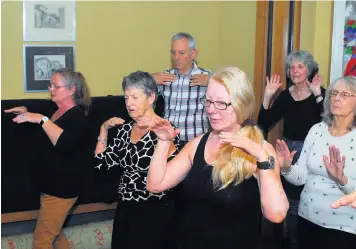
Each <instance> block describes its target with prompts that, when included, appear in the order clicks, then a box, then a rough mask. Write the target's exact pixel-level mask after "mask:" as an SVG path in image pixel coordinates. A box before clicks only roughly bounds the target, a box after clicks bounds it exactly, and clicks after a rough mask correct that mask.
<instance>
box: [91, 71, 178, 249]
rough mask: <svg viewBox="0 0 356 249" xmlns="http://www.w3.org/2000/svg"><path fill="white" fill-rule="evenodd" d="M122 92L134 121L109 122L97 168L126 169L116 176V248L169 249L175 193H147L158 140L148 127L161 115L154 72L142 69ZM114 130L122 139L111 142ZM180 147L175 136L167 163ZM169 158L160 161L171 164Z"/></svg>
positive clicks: (99, 147) (104, 129)
mask: <svg viewBox="0 0 356 249" xmlns="http://www.w3.org/2000/svg"><path fill="white" fill-rule="evenodd" d="M122 88H123V90H124V94H125V103H126V109H127V111H128V113H129V115H130V117H131V118H132V119H133V120H132V121H127V122H125V121H124V120H122V119H121V118H118V117H113V118H110V119H109V120H107V121H105V122H104V123H103V124H102V126H101V129H100V134H99V137H98V143H97V146H96V150H95V154H96V156H95V168H96V169H97V170H110V169H113V168H117V167H120V168H122V169H123V173H122V174H119V175H118V176H117V177H118V179H119V188H118V194H119V201H118V207H117V211H116V216H115V219H114V225H113V234H112V244H111V248H113V249H136V248H137V249H141V248H146V249H164V248H170V246H167V241H166V240H164V239H166V238H167V236H169V231H170V228H171V226H172V224H171V222H172V217H173V211H174V210H173V204H174V202H173V201H174V200H173V191H167V192H160V193H150V192H148V191H147V190H146V177H147V172H148V168H149V165H150V162H151V157H152V155H153V152H154V148H155V146H156V144H157V140H158V139H157V136H156V135H155V133H154V132H152V131H150V129H149V127H148V126H147V123H151V122H152V121H153V120H155V119H156V118H157V117H158V116H157V114H155V112H154V106H155V102H156V98H157V96H158V95H157V94H158V92H157V86H156V83H155V80H154V79H153V77H152V76H151V75H150V74H149V73H146V72H141V71H137V72H134V73H131V74H130V75H128V76H127V77H125V78H124V80H123V82H122ZM114 127H115V128H114ZM110 128H113V129H116V134H117V135H116V137H115V138H114V140H113V141H112V142H110V143H109V144H107V135H108V129H110ZM178 143H179V137H178V136H176V137H175V139H174V140H173V141H172V143H170V149H169V153H168V156H167V157H168V159H171V158H173V157H174V156H175V155H176V153H177V148H178ZM167 157H162V158H161V160H164V161H166V160H167ZM113 173H114V171H113Z"/></svg>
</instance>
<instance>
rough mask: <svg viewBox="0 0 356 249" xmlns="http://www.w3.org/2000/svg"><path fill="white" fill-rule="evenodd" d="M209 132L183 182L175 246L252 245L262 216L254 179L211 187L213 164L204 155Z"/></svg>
mask: <svg viewBox="0 0 356 249" xmlns="http://www.w3.org/2000/svg"><path fill="white" fill-rule="evenodd" d="M209 135H210V133H207V134H205V135H204V136H203V137H202V139H201V141H200V143H199V145H198V148H197V150H196V153H195V156H194V161H193V165H192V168H191V170H190V172H189V173H188V175H187V176H186V178H185V179H184V181H183V182H182V186H181V197H180V201H181V205H180V209H181V210H180V219H179V226H178V227H179V237H178V248H181V249H190V248H194V249H196V248H204V249H210V248H211V249H213V248H214V249H215V248H218V249H230V248H231V249H232V248H233V249H239V248H252V247H253V243H254V240H255V239H256V238H257V237H258V234H259V225H260V222H259V221H260V215H261V211H260V210H261V208H260V195H259V190H258V184H257V180H256V179H255V178H254V177H251V178H250V179H248V180H244V181H243V182H242V183H241V184H239V185H234V184H230V185H229V186H228V187H227V188H225V189H223V190H214V189H213V182H212V178H211V175H212V169H213V167H212V166H211V165H208V164H207V163H206V161H205V157H204V152H205V145H206V141H207V139H208V137H209Z"/></svg>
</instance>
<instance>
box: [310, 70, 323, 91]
mask: <svg viewBox="0 0 356 249" xmlns="http://www.w3.org/2000/svg"><path fill="white" fill-rule="evenodd" d="M322 83H323V76H321V75H319V74H315V76H314V77H313V80H312V82H309V81H308V80H307V85H308V87H309V90H310V91H311V92H312V94H313V95H314V96H317V95H319V94H321V84H322Z"/></svg>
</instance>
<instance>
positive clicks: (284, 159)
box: [276, 139, 297, 169]
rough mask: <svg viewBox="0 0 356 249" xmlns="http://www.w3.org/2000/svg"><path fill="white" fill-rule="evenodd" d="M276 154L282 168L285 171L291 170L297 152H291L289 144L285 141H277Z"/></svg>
mask: <svg viewBox="0 0 356 249" xmlns="http://www.w3.org/2000/svg"><path fill="white" fill-rule="evenodd" d="M276 152H277V158H278V161H279V165H280V167H281V168H284V169H288V168H290V166H291V165H292V162H293V157H294V155H295V153H297V151H296V150H294V151H292V152H290V151H289V149H288V146H287V144H286V143H285V142H284V141H283V140H279V139H277V143H276Z"/></svg>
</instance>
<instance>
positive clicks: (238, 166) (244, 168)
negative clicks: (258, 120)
mask: <svg viewBox="0 0 356 249" xmlns="http://www.w3.org/2000/svg"><path fill="white" fill-rule="evenodd" d="M212 78H213V79H214V80H215V81H216V82H219V83H220V84H222V85H224V86H225V87H226V89H227V91H228V92H229V94H230V96H231V104H232V107H233V108H234V110H235V113H236V115H237V122H238V123H239V124H240V125H241V124H243V123H244V121H246V120H248V119H250V118H251V116H252V114H253V112H254V110H255V106H256V102H255V95H254V92H253V87H252V84H251V83H250V81H249V80H248V79H247V76H246V74H245V73H244V72H243V71H241V70H240V69H238V68H236V67H225V68H222V69H220V70H218V71H216V72H215V73H214V74H213V75H212ZM237 134H238V135H239V136H245V137H248V138H250V139H251V140H253V141H255V142H256V143H258V144H262V143H263V133H262V131H261V130H260V129H259V128H258V127H257V126H256V125H242V126H241V128H240V129H239V131H238V132H237ZM255 165H256V159H255V158H254V157H253V156H251V155H250V154H248V153H246V152H245V151H244V150H242V149H239V148H236V147H233V146H232V145H230V144H227V145H225V146H224V147H223V148H222V149H220V151H219V152H218V156H217V159H216V161H215V162H214V163H213V173H212V180H213V184H214V187H215V188H216V189H219V190H221V189H224V188H226V187H227V186H228V185H229V184H231V183H234V184H235V185H237V184H240V183H241V182H242V181H243V180H245V179H248V178H250V177H251V176H252V174H253V172H254V170H255Z"/></svg>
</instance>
